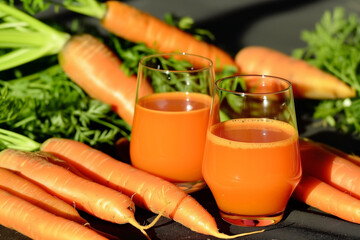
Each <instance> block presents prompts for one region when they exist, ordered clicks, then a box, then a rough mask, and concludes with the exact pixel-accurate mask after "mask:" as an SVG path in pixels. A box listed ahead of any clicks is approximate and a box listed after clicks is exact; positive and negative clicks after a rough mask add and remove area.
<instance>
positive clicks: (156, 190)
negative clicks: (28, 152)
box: [41, 138, 263, 239]
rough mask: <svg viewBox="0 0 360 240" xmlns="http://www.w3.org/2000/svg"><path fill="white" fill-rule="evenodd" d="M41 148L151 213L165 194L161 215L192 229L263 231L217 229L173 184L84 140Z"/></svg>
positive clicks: (212, 232)
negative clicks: (129, 198)
mask: <svg viewBox="0 0 360 240" xmlns="http://www.w3.org/2000/svg"><path fill="white" fill-rule="evenodd" d="M41 151H44V152H48V153H51V154H53V155H55V156H57V157H59V158H60V159H63V160H65V161H68V162H69V163H70V164H71V165H73V166H75V167H76V168H77V169H79V171H80V172H82V173H83V174H84V175H86V176H87V177H89V178H90V179H93V180H94V181H96V182H98V183H100V184H103V185H106V186H108V187H110V188H113V189H115V190H119V191H121V192H123V193H124V194H126V195H128V196H132V200H133V201H134V202H135V204H136V205H137V206H141V207H143V208H145V209H148V210H150V211H152V212H154V213H160V212H161V211H162V210H163V209H164V198H165V200H166V202H167V205H166V206H165V211H163V213H162V214H163V216H165V217H168V218H171V219H173V220H174V221H176V222H178V223H180V224H182V225H184V226H186V227H188V228H190V229H191V230H193V231H195V232H198V233H202V234H206V235H212V236H215V237H218V238H224V239H231V238H236V237H240V236H245V235H250V234H254V233H260V232H263V230H260V231H255V232H249V233H242V234H238V235H233V236H229V235H226V234H223V233H220V232H219V231H218V228H217V226H216V222H215V220H214V218H213V217H212V216H211V215H210V214H209V213H208V212H207V211H206V210H205V209H204V208H203V207H202V206H201V205H200V204H199V203H198V202H197V201H196V200H195V199H194V198H193V197H191V196H190V195H188V194H187V193H185V192H184V191H183V190H181V189H180V188H178V187H176V186H175V185H174V184H172V183H170V182H168V181H165V180H164V179H161V178H159V177H156V176H154V175H151V174H149V173H146V172H144V171H141V170H139V169H136V168H134V167H132V166H131V165H129V164H126V163H123V162H121V161H118V160H116V159H114V158H112V157H110V156H109V155H107V154H105V153H103V152H101V151H99V150H97V149H94V148H91V147H90V146H88V145H86V144H84V143H81V142H78V141H74V140H70V139H60V138H51V139H48V140H46V141H45V142H44V143H43V144H42V146H41Z"/></svg>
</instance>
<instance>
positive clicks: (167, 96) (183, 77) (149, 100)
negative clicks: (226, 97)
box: [130, 53, 214, 192]
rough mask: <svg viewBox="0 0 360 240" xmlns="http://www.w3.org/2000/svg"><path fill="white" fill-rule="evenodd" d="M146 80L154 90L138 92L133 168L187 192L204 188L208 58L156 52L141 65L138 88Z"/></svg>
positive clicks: (209, 85)
mask: <svg viewBox="0 0 360 240" xmlns="http://www.w3.org/2000/svg"><path fill="white" fill-rule="evenodd" d="M144 81H149V82H150V83H151V85H152V87H153V89H154V93H151V94H149V95H145V96H141V97H139V96H140V94H137V97H136V104H135V112H134V120H133V125H132V133H131V141H130V157H131V163H132V165H133V166H134V167H136V168H139V169H142V170H145V171H147V172H150V173H152V174H154V175H157V176H159V177H161V178H164V179H166V180H168V181H170V182H173V183H174V184H176V185H177V186H179V187H180V188H182V189H184V191H186V192H194V191H196V190H199V189H201V188H203V187H204V186H205V182H204V180H203V177H202V160H203V151H204V145H205V138H206V131H207V124H208V120H209V115H210V114H209V113H210V106H211V100H212V89H213V85H214V70H213V63H212V61H211V60H209V59H207V58H204V57H201V56H197V55H191V54H185V53H181V54H180V53H179V54H158V55H151V56H146V57H144V58H143V59H142V60H141V61H140V63H139V69H138V87H137V92H138V93H140V92H142V86H143V85H144V86H145V84H143V83H144Z"/></svg>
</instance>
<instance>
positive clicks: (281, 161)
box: [203, 118, 301, 222]
mask: <svg viewBox="0 0 360 240" xmlns="http://www.w3.org/2000/svg"><path fill="white" fill-rule="evenodd" d="M205 148H206V151H205V155H204V164H203V176H204V179H205V181H206V183H207V185H208V186H209V187H210V189H211V192H212V193H213V195H214V198H215V199H216V202H217V205H218V206H219V209H220V212H221V213H222V215H224V214H225V215H227V216H231V215H241V216H271V215H280V216H282V214H283V211H284V210H285V207H286V204H287V202H288V200H289V198H290V195H291V194H292V192H293V190H294V188H295V187H296V185H297V184H298V182H299V180H300V177H301V165H300V155H299V150H298V134H297V130H296V129H295V128H294V127H293V126H291V125H290V124H288V123H285V122H281V121H277V120H269V119H257V118H248V119H233V120H229V121H225V122H221V123H218V124H215V125H213V126H211V127H210V128H209V130H208V135H207V140H206V146H205ZM224 219H225V218H224ZM280 219H281V217H280ZM225 220H229V219H225ZM231 221H232V220H231V219H230V222H231Z"/></svg>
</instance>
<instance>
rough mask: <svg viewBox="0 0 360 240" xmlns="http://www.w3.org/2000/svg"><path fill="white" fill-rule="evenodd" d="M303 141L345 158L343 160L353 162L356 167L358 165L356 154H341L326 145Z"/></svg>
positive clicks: (359, 161)
mask: <svg viewBox="0 0 360 240" xmlns="http://www.w3.org/2000/svg"><path fill="white" fill-rule="evenodd" d="M304 141H308V142H310V143H311V144H315V145H317V146H319V147H321V148H323V149H325V150H327V151H330V152H332V153H334V154H336V155H338V156H340V157H342V158H345V159H347V160H349V161H351V162H353V163H355V164H357V165H360V156H357V155H356V154H349V153H346V152H343V151H341V150H340V149H337V148H335V147H332V146H329V145H327V144H325V143H320V142H314V141H311V140H309V139H304Z"/></svg>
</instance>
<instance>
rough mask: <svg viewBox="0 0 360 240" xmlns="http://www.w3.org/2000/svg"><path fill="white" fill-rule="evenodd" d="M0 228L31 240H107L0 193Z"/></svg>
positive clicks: (75, 224) (5, 193)
mask: <svg viewBox="0 0 360 240" xmlns="http://www.w3.org/2000/svg"><path fill="white" fill-rule="evenodd" d="M0 224H1V225H3V226H5V227H7V228H11V229H14V230H16V231H18V232H20V233H22V234H24V235H26V236H28V237H30V238H32V239H48V240H52V239H59V240H61V239H64V240H65V239H71V240H83V239H86V240H105V239H107V238H105V237H103V236H101V235H99V234H97V233H96V232H95V231H93V230H91V229H89V228H87V227H85V226H82V225H81V224H79V223H76V222H73V221H70V220H68V219H65V218H62V217H58V216H56V215H54V214H52V213H49V212H47V211H45V210H44V209H42V208H40V207H37V206H35V205H33V204H31V203H29V202H27V201H25V200H23V199H21V198H19V197H17V196H15V195H12V194H11V193H9V192H7V191H5V190H2V189H0Z"/></svg>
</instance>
